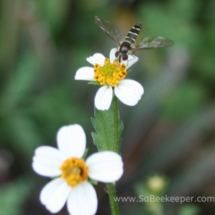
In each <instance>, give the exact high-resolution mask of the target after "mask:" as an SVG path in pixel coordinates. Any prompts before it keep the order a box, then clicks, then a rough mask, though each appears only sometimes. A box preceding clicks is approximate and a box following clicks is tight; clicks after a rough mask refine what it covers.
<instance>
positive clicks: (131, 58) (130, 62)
mask: <svg viewBox="0 0 215 215" xmlns="http://www.w3.org/2000/svg"><path fill="white" fill-rule="evenodd" d="M137 61H138V57H137V56H135V55H128V59H127V60H124V61H122V63H121V64H123V63H124V64H125V66H126V69H129V68H130V67H131V66H132V65H133V64H135V63H136V62H137Z"/></svg>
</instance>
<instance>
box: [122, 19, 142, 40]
mask: <svg viewBox="0 0 215 215" xmlns="http://www.w3.org/2000/svg"><path fill="white" fill-rule="evenodd" d="M141 28H142V24H140V23H137V24H136V25H134V26H133V27H132V28H131V29H130V31H129V32H128V33H127V35H126V37H125V40H124V41H126V42H128V43H130V44H132V43H134V42H135V40H136V39H137V37H138V35H139V34H140V31H141Z"/></svg>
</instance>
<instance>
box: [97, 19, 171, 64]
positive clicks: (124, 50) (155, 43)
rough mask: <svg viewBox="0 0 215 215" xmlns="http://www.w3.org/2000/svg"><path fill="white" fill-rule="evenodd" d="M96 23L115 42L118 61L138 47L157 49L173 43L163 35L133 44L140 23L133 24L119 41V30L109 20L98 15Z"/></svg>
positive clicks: (126, 57) (140, 25) (138, 48)
mask: <svg viewBox="0 0 215 215" xmlns="http://www.w3.org/2000/svg"><path fill="white" fill-rule="evenodd" d="M94 21H95V23H96V25H98V27H99V28H100V29H101V30H102V31H103V32H104V33H105V34H107V35H108V36H109V37H110V38H111V39H112V40H114V41H115V43H116V44H117V45H118V51H117V52H116V53H115V56H116V58H118V60H119V62H121V61H122V60H127V59H128V54H134V51H136V50H140V49H159V48H165V47H168V46H171V45H173V44H174V42H173V41H171V40H168V39H166V38H163V37H160V36H158V37H145V38H144V39H143V40H142V41H141V42H140V43H139V45H136V46H135V44H134V43H135V41H136V39H137V37H138V36H139V34H140V31H141V28H142V24H140V23H137V24H135V25H134V26H133V27H132V28H131V29H130V31H129V32H128V33H127V35H126V37H125V39H123V40H122V41H121V42H119V30H118V28H117V27H116V26H115V25H114V24H112V23H111V22H110V21H107V20H103V19H101V18H99V17H98V16H95V19H94Z"/></svg>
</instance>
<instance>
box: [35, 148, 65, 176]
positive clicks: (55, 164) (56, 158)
mask: <svg viewBox="0 0 215 215" xmlns="http://www.w3.org/2000/svg"><path fill="white" fill-rule="evenodd" d="M65 160H66V156H65V155H64V154H63V153H62V152H61V151H59V150H58V149H56V148H53V147H51V146H40V147H38V148H37V149H36V150H35V155H34V157H33V163H32V167H33V169H34V171H35V172H36V173H38V174H40V175H42V176H48V177H55V176H58V175H60V174H61V173H62V172H61V170H60V169H59V167H60V166H61V165H62V164H63V162H64V161H65Z"/></svg>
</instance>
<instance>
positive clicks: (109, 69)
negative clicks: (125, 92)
mask: <svg viewBox="0 0 215 215" xmlns="http://www.w3.org/2000/svg"><path fill="white" fill-rule="evenodd" d="M94 73H95V75H94V78H95V79H96V80H97V81H98V82H99V83H100V85H108V86H112V87H115V86H116V85H117V84H118V82H119V81H121V80H123V79H124V78H125V77H126V75H127V71H126V67H125V64H121V65H120V63H119V61H118V60H117V59H116V60H114V62H113V64H111V63H110V61H109V59H108V58H106V59H105V64H104V66H100V65H99V64H95V65H94Z"/></svg>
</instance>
